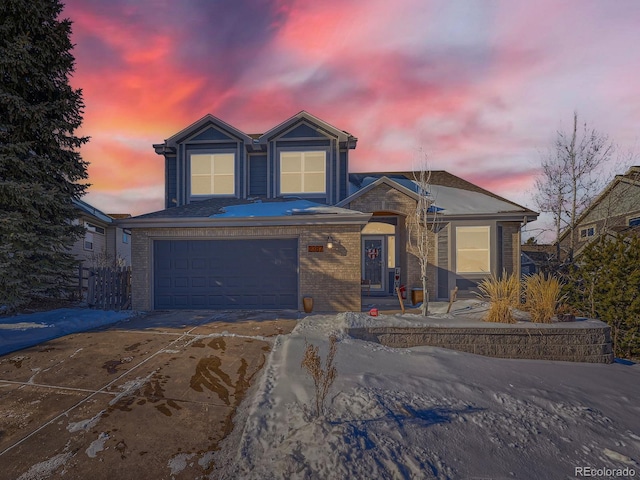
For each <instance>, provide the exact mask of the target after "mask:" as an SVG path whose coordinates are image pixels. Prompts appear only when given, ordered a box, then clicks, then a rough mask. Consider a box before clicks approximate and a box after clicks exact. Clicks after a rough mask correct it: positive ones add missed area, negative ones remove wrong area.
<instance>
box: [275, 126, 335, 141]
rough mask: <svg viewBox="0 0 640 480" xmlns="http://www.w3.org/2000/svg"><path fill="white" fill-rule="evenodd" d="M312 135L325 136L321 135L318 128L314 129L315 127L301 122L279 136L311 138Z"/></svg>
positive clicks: (324, 136)
mask: <svg viewBox="0 0 640 480" xmlns="http://www.w3.org/2000/svg"><path fill="white" fill-rule="evenodd" d="M313 137H319V138H326V135H323V134H322V133H320V132H318V130H316V129H315V128H313V127H311V126H309V125H307V124H304V123H303V124H301V125H298V126H297V127H296V128H294V129H293V130H291V131H290V132H289V133H286V134H285V135H282V137H280V138H313Z"/></svg>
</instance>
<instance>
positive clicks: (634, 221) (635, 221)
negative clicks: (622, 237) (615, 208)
mask: <svg viewBox="0 0 640 480" xmlns="http://www.w3.org/2000/svg"><path fill="white" fill-rule="evenodd" d="M639 225H640V217H632V218H630V219H629V226H630V227H637V226H639Z"/></svg>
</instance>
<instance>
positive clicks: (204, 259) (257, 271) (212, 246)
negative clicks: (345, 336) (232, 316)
mask: <svg viewBox="0 0 640 480" xmlns="http://www.w3.org/2000/svg"><path fill="white" fill-rule="evenodd" d="M297 244H298V241H297V240H296V239H268V240H229V239H227V240H157V241H155V242H154V306H155V308H196V309H197V308H211V309H215V308H297V303H298V302H297V299H298V246H297Z"/></svg>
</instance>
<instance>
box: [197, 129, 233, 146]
mask: <svg viewBox="0 0 640 480" xmlns="http://www.w3.org/2000/svg"><path fill="white" fill-rule="evenodd" d="M202 140H215V141H219V140H222V141H224V140H227V141H229V140H233V138H231V137H230V136H228V135H225V134H224V133H222V132H221V131H220V130H217V129H215V128H213V127H209V128H208V129H206V130H205V131H204V132H202V133H201V134H199V135H197V136H195V137H193V138H192V139H190V140H189V141H192V142H193V141H202Z"/></svg>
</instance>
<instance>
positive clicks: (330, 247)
mask: <svg viewBox="0 0 640 480" xmlns="http://www.w3.org/2000/svg"><path fill="white" fill-rule="evenodd" d="M334 242H335V240H334V239H333V237H332V236H331V235H329V236H328V237H327V248H328V249H329V250H331V249H332V248H333V244H334Z"/></svg>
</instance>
